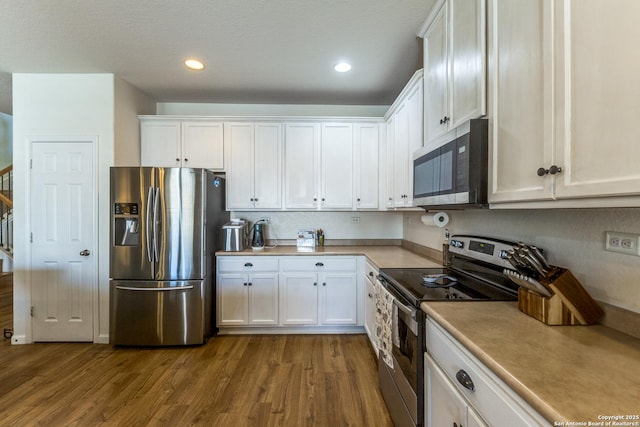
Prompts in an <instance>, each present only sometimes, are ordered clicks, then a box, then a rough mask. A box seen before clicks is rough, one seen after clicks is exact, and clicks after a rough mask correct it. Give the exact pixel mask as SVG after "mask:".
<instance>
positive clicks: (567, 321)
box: [518, 267, 604, 325]
mask: <svg viewBox="0 0 640 427" xmlns="http://www.w3.org/2000/svg"><path fill="white" fill-rule="evenodd" d="M540 283H541V284H542V285H543V286H545V287H546V288H547V289H549V290H550V291H552V292H553V295H552V296H550V297H543V296H540V295H538V294H536V293H534V292H531V291H529V290H528V289H525V288H522V287H521V288H520V289H519V290H518V308H519V309H520V311H522V312H523V313H525V314H528V315H529V316H531V317H533V318H534V319H538V320H539V321H541V322H542V323H544V324H546V325H591V324H594V323H596V322H597V321H598V320H599V319H600V318H601V317H602V316H603V315H604V311H602V308H600V306H599V305H598V303H597V302H595V301H594V300H593V298H591V296H590V295H589V294H588V293H587V291H586V290H585V289H584V288H583V287H582V285H581V284H580V282H579V281H578V279H576V278H575V276H574V275H573V274H571V271H569V270H567V269H564V268H560V267H552V270H551V271H550V272H549V274H547V275H546V276H545V277H543V278H541V279H540Z"/></svg>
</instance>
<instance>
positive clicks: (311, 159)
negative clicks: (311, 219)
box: [284, 121, 381, 210]
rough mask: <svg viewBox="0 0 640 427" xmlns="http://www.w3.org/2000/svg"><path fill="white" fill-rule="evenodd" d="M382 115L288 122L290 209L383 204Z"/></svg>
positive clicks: (286, 174) (287, 201) (286, 175)
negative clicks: (366, 118) (359, 119)
mask: <svg viewBox="0 0 640 427" xmlns="http://www.w3.org/2000/svg"><path fill="white" fill-rule="evenodd" d="M380 126H381V123H380V122H378V121H370V122H369V121H362V122H357V121H353V122H351V121H349V122H346V121H345V122H342V121H336V122H330V121H326V122H325V121H323V122H318V123H315V122H314V123H287V124H286V125H285V165H284V171H285V172H284V188H285V206H284V207H285V209H300V210H316V209H325V210H354V209H377V208H378V206H379V203H378V202H379V200H378V198H379V167H378V166H379V150H380Z"/></svg>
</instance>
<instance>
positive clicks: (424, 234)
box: [403, 208, 640, 313]
mask: <svg viewBox="0 0 640 427" xmlns="http://www.w3.org/2000/svg"><path fill="white" fill-rule="evenodd" d="M447 213H448V214H449V217H450V222H449V224H448V225H447V227H448V228H449V229H450V230H451V232H452V233H453V234H455V233H458V234H475V235H486V236H494V237H500V238H504V239H506V240H513V241H524V242H527V243H530V244H535V245H537V246H539V247H541V248H543V249H544V250H545V253H546V255H547V256H548V258H549V259H550V261H551V263H552V264H554V265H558V266H561V267H565V268H568V269H570V270H571V272H572V273H573V274H574V275H575V276H576V277H577V278H578V280H580V282H581V283H582V285H583V286H584V287H585V288H586V289H587V290H588V291H589V293H590V294H591V295H592V296H593V297H594V298H595V299H597V300H599V301H602V302H605V303H608V304H611V305H615V306H617V307H621V308H624V309H627V310H631V311H634V312H636V313H640V257H635V256H629V255H623V254H618V253H613V252H605V250H604V246H605V232H606V231H619V232H629V233H640V209H637V208H628V209H545V210H488V209H484V210H469V211H448V212H447ZM421 215H422V214H421V213H405V214H404V219H403V230H404V231H403V233H404V239H407V240H410V241H412V242H416V243H419V244H422V245H425V246H428V247H432V248H437V249H441V248H442V241H443V240H444V229H441V228H437V227H427V226H425V225H423V224H422V222H421V221H420V217H421Z"/></svg>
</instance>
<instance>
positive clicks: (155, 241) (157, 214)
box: [153, 187, 160, 262]
mask: <svg viewBox="0 0 640 427" xmlns="http://www.w3.org/2000/svg"><path fill="white" fill-rule="evenodd" d="M159 206H160V188H159V187H156V188H155V195H154V198H153V259H154V261H156V262H157V261H160V249H159V248H158V246H159V245H160V236H159V233H158V224H159V223H160V212H159Z"/></svg>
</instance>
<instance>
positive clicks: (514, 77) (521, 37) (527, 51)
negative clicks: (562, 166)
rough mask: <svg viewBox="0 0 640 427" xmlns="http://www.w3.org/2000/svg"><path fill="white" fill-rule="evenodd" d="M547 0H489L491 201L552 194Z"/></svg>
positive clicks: (550, 54) (544, 197)
mask: <svg viewBox="0 0 640 427" xmlns="http://www.w3.org/2000/svg"><path fill="white" fill-rule="evenodd" d="M551 12H552V11H551V8H550V1H549V0H537V1H532V0H491V1H490V2H489V29H490V32H489V58H490V60H489V64H490V68H489V93H490V97H489V110H490V111H489V116H490V117H491V123H492V126H491V127H490V129H491V131H490V132H491V134H490V141H491V143H490V147H491V148H490V150H491V153H490V156H489V157H490V160H489V163H490V165H489V166H490V171H491V172H490V173H491V175H492V176H491V179H490V184H489V201H490V202H491V203H497V202H503V201H514V200H548V199H551V198H552V193H551V192H552V188H551V180H550V179H541V178H540V177H539V176H538V175H537V173H536V171H537V169H538V168H539V167H541V166H542V165H549V166H550V165H551V164H552V161H553V160H552V158H553V156H552V153H551V151H552V149H553V130H552V127H551V123H552V119H553V117H552V116H553V98H552V75H551V71H552V69H551V61H552V44H551V43H552V40H551V31H550V29H549V25H550V23H551V20H550V19H551Z"/></svg>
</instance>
